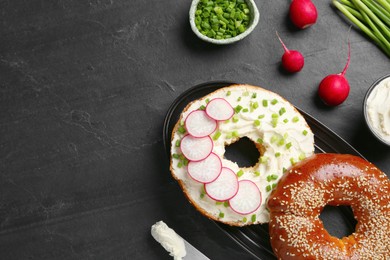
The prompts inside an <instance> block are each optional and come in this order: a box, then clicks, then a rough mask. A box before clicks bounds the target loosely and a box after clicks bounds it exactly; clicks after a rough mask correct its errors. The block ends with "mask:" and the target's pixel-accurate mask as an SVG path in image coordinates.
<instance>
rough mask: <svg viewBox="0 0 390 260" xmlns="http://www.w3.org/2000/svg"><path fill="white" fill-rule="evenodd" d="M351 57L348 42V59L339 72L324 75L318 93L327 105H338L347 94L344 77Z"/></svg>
mask: <svg viewBox="0 0 390 260" xmlns="http://www.w3.org/2000/svg"><path fill="white" fill-rule="evenodd" d="M350 59H351V46H350V43H349V42H348V59H347V64H346V65H345V67H344V69H343V71H342V72H341V73H339V74H331V75H328V76H326V77H325V78H324V79H323V80H322V81H321V83H320V85H319V87H318V95H319V96H320V98H321V100H322V101H323V102H324V103H325V104H326V105H328V106H338V105H340V104H341V103H343V102H344V101H345V100H346V99H347V97H348V95H349V90H350V86H349V82H348V80H347V79H346V78H345V73H346V72H347V69H348V66H349V63H350Z"/></svg>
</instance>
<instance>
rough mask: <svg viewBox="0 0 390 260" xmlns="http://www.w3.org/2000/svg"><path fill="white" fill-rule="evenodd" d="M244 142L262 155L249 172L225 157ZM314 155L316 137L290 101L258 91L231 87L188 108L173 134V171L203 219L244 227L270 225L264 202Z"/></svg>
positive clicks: (257, 88)
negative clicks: (292, 170) (283, 178)
mask: <svg viewBox="0 0 390 260" xmlns="http://www.w3.org/2000/svg"><path fill="white" fill-rule="evenodd" d="M203 111H204V112H203ZM210 118H211V119H210ZM213 118H214V119H213ZM213 120H214V121H216V122H214V121H213ZM243 137H246V138H248V139H250V140H251V141H252V142H253V143H254V144H255V146H256V147H257V149H258V150H259V153H260V157H259V158H258V162H257V163H256V165H254V166H251V167H240V166H239V165H238V164H237V163H236V162H234V161H231V160H228V159H226V158H225V157H224V154H225V148H226V146H228V145H230V144H232V143H234V142H236V141H238V140H239V139H240V138H243ZM194 143H197V145H194ZM313 152H314V135H313V133H312V131H311V130H310V128H309V126H308V125H307V123H306V121H305V119H304V118H303V116H302V115H301V114H300V113H299V112H298V111H297V110H296V109H295V107H294V106H293V105H291V104H290V103H289V102H288V101H287V100H285V99H284V98H282V97H281V96H279V95H278V94H276V93H274V92H271V91H268V90H266V89H263V88H260V87H256V86H251V85H232V86H227V87H224V88H221V89H218V90H216V91H214V92H212V93H210V94H208V95H206V96H204V97H202V98H200V99H197V100H195V101H193V102H191V103H190V104H188V106H187V107H185V108H184V110H183V112H182V113H181V115H180V118H179V120H178V122H177V124H176V125H175V127H174V129H173V132H172V140H171V165H170V169H171V173H172V176H173V177H174V178H175V179H176V180H177V181H178V183H179V184H180V186H181V188H182V189H183V192H184V194H185V195H186V197H187V198H188V200H189V201H190V202H191V204H193V205H194V206H195V208H196V209H197V210H199V211H200V212H201V213H202V214H203V215H205V216H207V217H209V218H211V219H213V220H216V221H220V222H223V223H225V224H229V225H234V226H244V225H250V224H256V223H265V222H268V220H269V212H268V210H267V208H266V200H267V198H268V196H269V194H270V193H271V191H272V189H274V187H275V186H276V183H277V181H278V180H279V179H280V177H281V176H282V175H283V173H284V172H285V170H286V169H287V168H289V167H291V165H293V164H295V163H296V162H298V161H300V160H302V159H303V158H305V157H308V156H311V155H312V154H313ZM207 155H208V157H205V156H207ZM204 165H210V166H207V167H203V166H204ZM202 167H203V168H202ZM200 168H202V169H201V170H199V169H200ZM204 172H207V174H203V173H204ZM217 175H218V179H215V178H214V177H216V176H217ZM221 176H222V177H224V178H222V177H221ZM221 178H222V179H223V181H221V180H220V179H221ZM221 183H223V184H221ZM226 183H228V184H227V185H228V186H229V187H226V186H227V185H226ZM224 185H225V186H224ZM227 194H229V195H227Z"/></svg>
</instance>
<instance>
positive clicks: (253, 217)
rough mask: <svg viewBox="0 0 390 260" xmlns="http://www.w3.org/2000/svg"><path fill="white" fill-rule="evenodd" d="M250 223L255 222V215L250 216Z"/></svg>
mask: <svg viewBox="0 0 390 260" xmlns="http://www.w3.org/2000/svg"><path fill="white" fill-rule="evenodd" d="M251 221H252V222H256V214H253V215H252V217H251Z"/></svg>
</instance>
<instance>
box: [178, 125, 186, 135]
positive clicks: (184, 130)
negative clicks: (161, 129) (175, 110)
mask: <svg viewBox="0 0 390 260" xmlns="http://www.w3.org/2000/svg"><path fill="white" fill-rule="evenodd" d="M177 131H179V133H181V134H184V133H185V132H186V129H185V128H184V127H182V126H180V127H179V129H178V130H177Z"/></svg>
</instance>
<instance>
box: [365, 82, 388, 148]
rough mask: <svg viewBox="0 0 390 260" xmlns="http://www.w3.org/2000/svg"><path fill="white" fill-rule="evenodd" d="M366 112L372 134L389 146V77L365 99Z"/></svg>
mask: <svg viewBox="0 0 390 260" xmlns="http://www.w3.org/2000/svg"><path fill="white" fill-rule="evenodd" d="M366 112H367V115H368V119H369V124H370V125H371V128H372V129H373V130H374V132H375V133H376V134H377V135H378V136H379V137H380V138H381V139H382V140H384V141H385V142H386V143H388V144H390V77H388V78H385V79H384V80H382V81H381V82H379V84H378V85H376V87H375V88H374V89H373V90H372V92H371V93H370V95H369V96H368V98H367V103H366Z"/></svg>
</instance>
